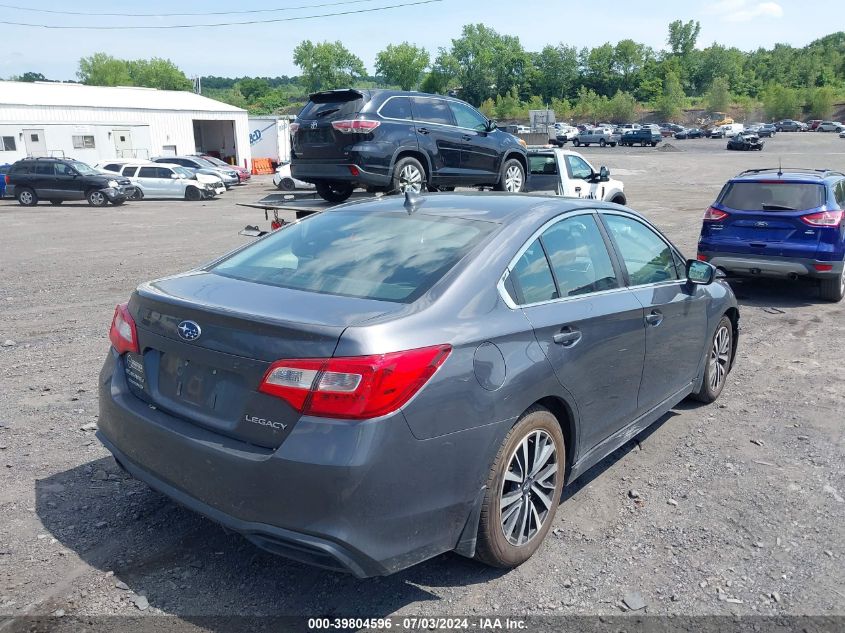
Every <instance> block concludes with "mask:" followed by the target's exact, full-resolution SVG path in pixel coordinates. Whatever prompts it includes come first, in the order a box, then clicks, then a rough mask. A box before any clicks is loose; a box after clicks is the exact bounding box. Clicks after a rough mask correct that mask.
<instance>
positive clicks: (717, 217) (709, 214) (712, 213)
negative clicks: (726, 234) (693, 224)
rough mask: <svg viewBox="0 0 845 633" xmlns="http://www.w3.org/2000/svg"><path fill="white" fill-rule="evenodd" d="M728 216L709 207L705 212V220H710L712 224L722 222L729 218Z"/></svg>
mask: <svg viewBox="0 0 845 633" xmlns="http://www.w3.org/2000/svg"><path fill="white" fill-rule="evenodd" d="M728 215H729V214H727V213H725V212H724V211H721V210H719V209H715V208H713V207H709V208H708V209H707V211H705V212H704V219H705V220H709V221H711V222H721V221H722V220H724V219H725V218H726V217H728Z"/></svg>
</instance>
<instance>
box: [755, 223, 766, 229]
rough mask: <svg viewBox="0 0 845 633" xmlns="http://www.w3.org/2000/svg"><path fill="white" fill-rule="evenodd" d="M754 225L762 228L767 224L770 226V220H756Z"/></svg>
mask: <svg viewBox="0 0 845 633" xmlns="http://www.w3.org/2000/svg"><path fill="white" fill-rule="evenodd" d="M754 226H756V227H758V228H761V229H764V228H766V227H767V226H769V223H768V222H755V223H754Z"/></svg>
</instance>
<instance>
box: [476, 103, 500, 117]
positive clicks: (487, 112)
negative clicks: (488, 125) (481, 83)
mask: <svg viewBox="0 0 845 633" xmlns="http://www.w3.org/2000/svg"><path fill="white" fill-rule="evenodd" d="M478 111H479V112H481V114H483V115H484V116H486V117H487V118H488V119H495V118H496V102H495V101H493V100H492V99H485V100H484V102H483V103H482V104H481V105H480V106H478Z"/></svg>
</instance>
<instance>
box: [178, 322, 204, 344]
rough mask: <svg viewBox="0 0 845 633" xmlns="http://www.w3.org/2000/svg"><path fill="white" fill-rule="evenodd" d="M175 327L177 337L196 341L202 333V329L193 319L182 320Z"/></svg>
mask: <svg viewBox="0 0 845 633" xmlns="http://www.w3.org/2000/svg"><path fill="white" fill-rule="evenodd" d="M176 329H177V330H178V332H179V337H180V338H182V339H184V340H186V341H196V340H197V339H198V338H199V337H200V334H202V329H200V326H199V325H197V324H196V323H195V322H194V321H182V322H181V323H180V324H179V326H178V327H177V328H176Z"/></svg>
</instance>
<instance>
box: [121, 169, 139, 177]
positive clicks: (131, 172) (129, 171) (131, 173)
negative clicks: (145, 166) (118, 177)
mask: <svg viewBox="0 0 845 633" xmlns="http://www.w3.org/2000/svg"><path fill="white" fill-rule="evenodd" d="M137 171H138V168H137V167H126V168H124V170H123V175H124V176H127V177H132V176H134V175H135V173H136V172H137Z"/></svg>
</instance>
